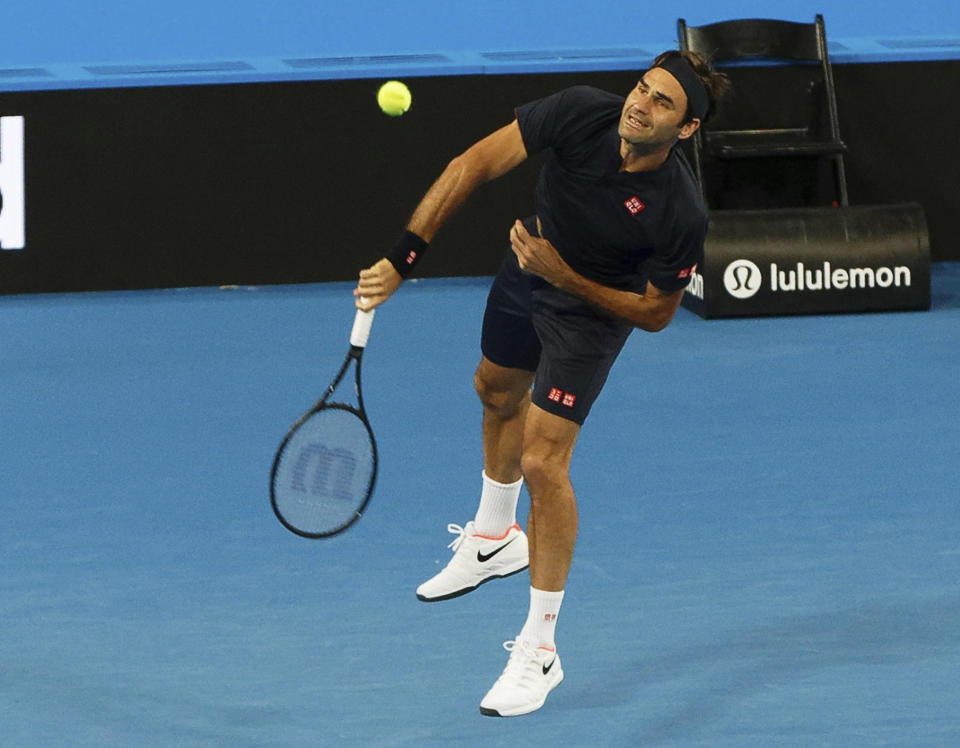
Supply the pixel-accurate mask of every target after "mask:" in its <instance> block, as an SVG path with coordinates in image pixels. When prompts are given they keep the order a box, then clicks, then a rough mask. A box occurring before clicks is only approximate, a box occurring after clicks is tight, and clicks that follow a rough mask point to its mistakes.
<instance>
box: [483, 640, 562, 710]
mask: <svg viewBox="0 0 960 748" xmlns="http://www.w3.org/2000/svg"><path fill="white" fill-rule="evenodd" d="M503 648H504V649H506V650H507V651H508V652H509V653H510V659H509V660H507V666H506V667H505V668H504V670H503V673H502V674H501V676H500V677H499V678H497V682H496V683H494V684H493V687H492V688H491V689H490V690H489V691H488V692H487V695H486V696H484V697H483V701H481V702H480V713H481V714H485V715H486V716H488V717H517V716H519V715H521V714H529V713H530V712H534V711H536V710H537V709H539V708H540V707H542V706H543V704H544V702H545V701H546V700H547V694H548V693H550V691H552V690H553V689H554V688H556V687H557V686H558V685H559V684H560V681H562V680H563V668H561V667H560V655H558V654H557V652H556V650H553V649H546V648H544V647H535V646H533V645H532V644H530V643H529V642H526V641H522V640H521V639H520V637H517V638H516V639H515V640H514V641H511V642H504V643H503Z"/></svg>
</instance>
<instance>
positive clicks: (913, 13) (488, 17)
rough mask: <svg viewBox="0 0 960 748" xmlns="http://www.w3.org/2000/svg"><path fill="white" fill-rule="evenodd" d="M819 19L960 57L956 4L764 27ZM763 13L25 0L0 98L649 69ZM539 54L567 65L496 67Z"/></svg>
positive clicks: (748, 6)
mask: <svg viewBox="0 0 960 748" xmlns="http://www.w3.org/2000/svg"><path fill="white" fill-rule="evenodd" d="M630 7H632V10H625V8H630ZM817 12H820V13H823V14H824V16H825V18H826V22H827V32H828V37H829V38H830V39H831V41H832V43H833V56H834V60H835V61H836V62H844V61H877V60H902V59H931V58H933V59H940V58H945V57H946V58H957V57H960V8H958V4H957V3H956V2H955V1H954V0H921V2H915V3H910V4H909V5H905V4H903V3H895V2H892V1H891V0H880V1H879V2H874V3H870V4H869V6H867V5H866V4H865V3H863V2H852V1H851V0H841V1H839V2H830V3H826V2H824V1H823V0H817V1H816V2H814V0H781V2H773V3H767V4H765V5H764V7H763V11H762V15H766V16H769V17H775V18H783V19H787V20H796V21H809V20H812V18H813V16H814V14H816V13H817ZM758 14H761V12H760V11H758V8H757V5H756V3H753V2H750V1H749V0H727V1H726V2H724V3H722V4H717V3H708V2H703V1H702V0H701V1H700V2H689V3H682V4H672V3H649V4H643V5H640V4H637V5H634V6H624V4H622V3H619V2H614V0H595V1H594V2H591V3H586V2H583V1H582V0H555V1H554V2H549V3H547V2H543V1H542V0H541V1H540V2H516V0H509V1H508V0H485V2H480V3H457V4H452V3H447V2H440V0H409V1H408V2H403V3H396V2H385V1H384V0H355V1H354V2H350V3H332V2H317V0H309V1H308V0H289V1H287V2H282V3H276V2H272V1H271V2H267V0H242V1H240V2H226V0H211V1H210V2H203V3H197V2H187V0H164V1H163V2H160V0H145V1H144V2H138V3H127V2H121V1H120V0H91V2H84V3H70V2H63V1H62V0H35V1H34V2H29V3H28V2H23V0H21V1H20V2H16V3H4V4H3V5H2V7H0V29H2V34H3V43H2V44H0V90H4V89H7V90H13V89H24V88H49V87H73V86H86V85H104V84H109V85H114V84H116V83H119V84H121V85H138V84H142V83H144V82H156V80H157V79H158V78H160V79H162V80H166V81H168V82H171V83H179V82H183V81H184V80H187V81H189V82H207V81H216V82H220V81H223V82H227V81H242V80H268V79H288V78H303V77H305V76H306V77H340V76H347V77H365V76H366V77H376V76H380V75H383V74H387V73H389V72H391V70H397V69H399V70H400V71H401V72H404V73H405V74H407V75H416V74H420V75H434V74H444V73H449V74H458V73H465V72H488V71H489V72H527V71H529V70H530V69H531V67H534V68H536V69H549V70H569V69H594V70H597V69H611V68H613V69H617V68H619V69H629V68H630V67H631V66H632V65H633V64H634V63H635V60H634V59H633V57H635V56H639V57H642V58H644V59H649V58H648V57H645V55H647V53H651V54H652V53H655V52H657V51H660V50H661V49H662V48H665V47H669V46H673V45H674V44H675V25H676V19H677V17H678V16H684V17H685V18H687V19H688V21H689V22H691V23H693V24H703V23H710V22H712V21H717V20H721V19H724V18H734V17H754V16H756V15H758ZM537 51H539V52H543V51H550V52H554V53H556V54H552V55H546V56H540V57H538V56H537V55H530V54H526V55H520V56H513V57H511V56H509V55H508V56H507V57H506V58H503V57H502V56H493V57H489V56H485V53H492V52H496V53H502V52H524V53H530V52H537ZM628 51H632V52H634V53H635V54H634V55H630V54H627V52H628ZM618 52H619V54H618ZM425 54H426V55H434V56H435V57H432V58H430V59H428V60H422V59H421V60H420V65H419V66H417V65H413V66H411V65H410V64H409V63H410V60H409V59H408V60H403V59H401V60H396V59H392V60H382V59H376V60H372V61H371V60H370V59H365V60H362V61H361V62H360V63H359V64H353V65H351V64H349V61H346V62H345V61H343V60H339V61H337V63H336V64H334V65H327V66H324V65H319V66H312V67H311V66H307V67H306V68H304V67H291V66H290V65H288V64H285V62H284V61H285V60H289V59H291V58H293V59H300V58H308V59H314V58H317V57H320V58H329V57H343V56H349V57H357V56H360V57H365V58H369V57H378V56H383V55H425ZM531 57H534V58H536V59H533V60H531V59H530V58H531ZM204 62H206V63H215V62H216V63H219V64H207V65H203V64H201V63H204ZM225 63H226V64H225ZM353 63H357V61H356V60H353ZM97 65H112V66H116V65H126V66H130V65H139V67H137V68H135V69H131V68H129V67H126V68H116V67H113V68H111V69H109V70H104V69H103V68H101V69H99V70H98V71H97V72H95V73H91V71H90V70H89V69H88V67H89V66H97ZM109 76H112V77H109Z"/></svg>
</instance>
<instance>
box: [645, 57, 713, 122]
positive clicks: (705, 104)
mask: <svg viewBox="0 0 960 748" xmlns="http://www.w3.org/2000/svg"><path fill="white" fill-rule="evenodd" d="M657 67H658V68H663V69H664V70H666V71H667V72H668V73H670V75H672V76H673V77H674V78H676V79H677V81H678V82H679V83H680V86H681V87H682V88H683V92H684V93H685V94H686V95H687V103H688V106H689V110H690V116H692V117H696V118H697V119H699V120H701V121H703V118H704V117H705V116H706V115H707V109H708V108H709V107H710V97H709V95H708V94H707V89H706V88H704V87H703V81H701V80H700V76H699V75H697V74H696V73H695V72H694V70H693V68H692V67H691V66H690V63H689V62H687V61H686V60H685V59H683V57H681V56H680V55H672V56H670V57H668V58H667V59H665V60H664V61H663V62H661V63H660V64H659V65H657Z"/></svg>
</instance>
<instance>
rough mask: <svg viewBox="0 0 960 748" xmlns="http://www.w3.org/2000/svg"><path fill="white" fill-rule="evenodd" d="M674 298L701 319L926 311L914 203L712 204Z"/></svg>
mask: <svg viewBox="0 0 960 748" xmlns="http://www.w3.org/2000/svg"><path fill="white" fill-rule="evenodd" d="M683 304H684V306H685V307H686V308H688V309H690V310H691V311H693V312H695V313H697V314H698V315H700V316H701V317H704V318H715V317H748V316H770V315H793V314H835V313H843V312H876V311H887V310H889V311H893V310H925V309H929V308H930V242H929V238H928V234H927V222H926V217H925V216H924V212H923V209H922V208H921V206H919V205H918V204H916V203H899V204H892V205H865V206H847V207H828V208H782V209H765V210H718V211H712V212H711V214H710V231H709V233H708V235H707V242H706V247H705V250H704V261H703V264H702V265H701V266H700V267H698V268H697V270H696V271H695V272H694V274H693V276H692V278H691V280H690V284H689V285H688V286H687V293H686V294H684V302H683Z"/></svg>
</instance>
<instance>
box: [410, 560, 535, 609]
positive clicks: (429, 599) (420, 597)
mask: <svg viewBox="0 0 960 748" xmlns="http://www.w3.org/2000/svg"><path fill="white" fill-rule="evenodd" d="M529 568H530V564H527V565H526V566H521V567H520V568H519V569H516V570H515V571H508V572H507V573H506V574H491V575H490V576H489V577H487V578H486V579H484V580H482V581H480V582H477V583H476V584H475V585H473V587H464V588H463V589H461V590H457V591H456V592H448V593H447V594H446V595H439V596H437V597H426V596H425V595H421V594H420V593H419V592H418V593H417V600H419V601H420V602H424V603H439V602H442V601H443V600H452V599H453V598H455V597H460V596H461V595H466V594H467V593H468V592H473V591H474V590H475V589H477V587H479V586H480V585H483V584H486V583H487V582H490V581H492V580H494V579H506V578H507V577H512V576H513V575H514V574H519V573H520V572H521V571H525V570H526V569H529Z"/></svg>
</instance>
